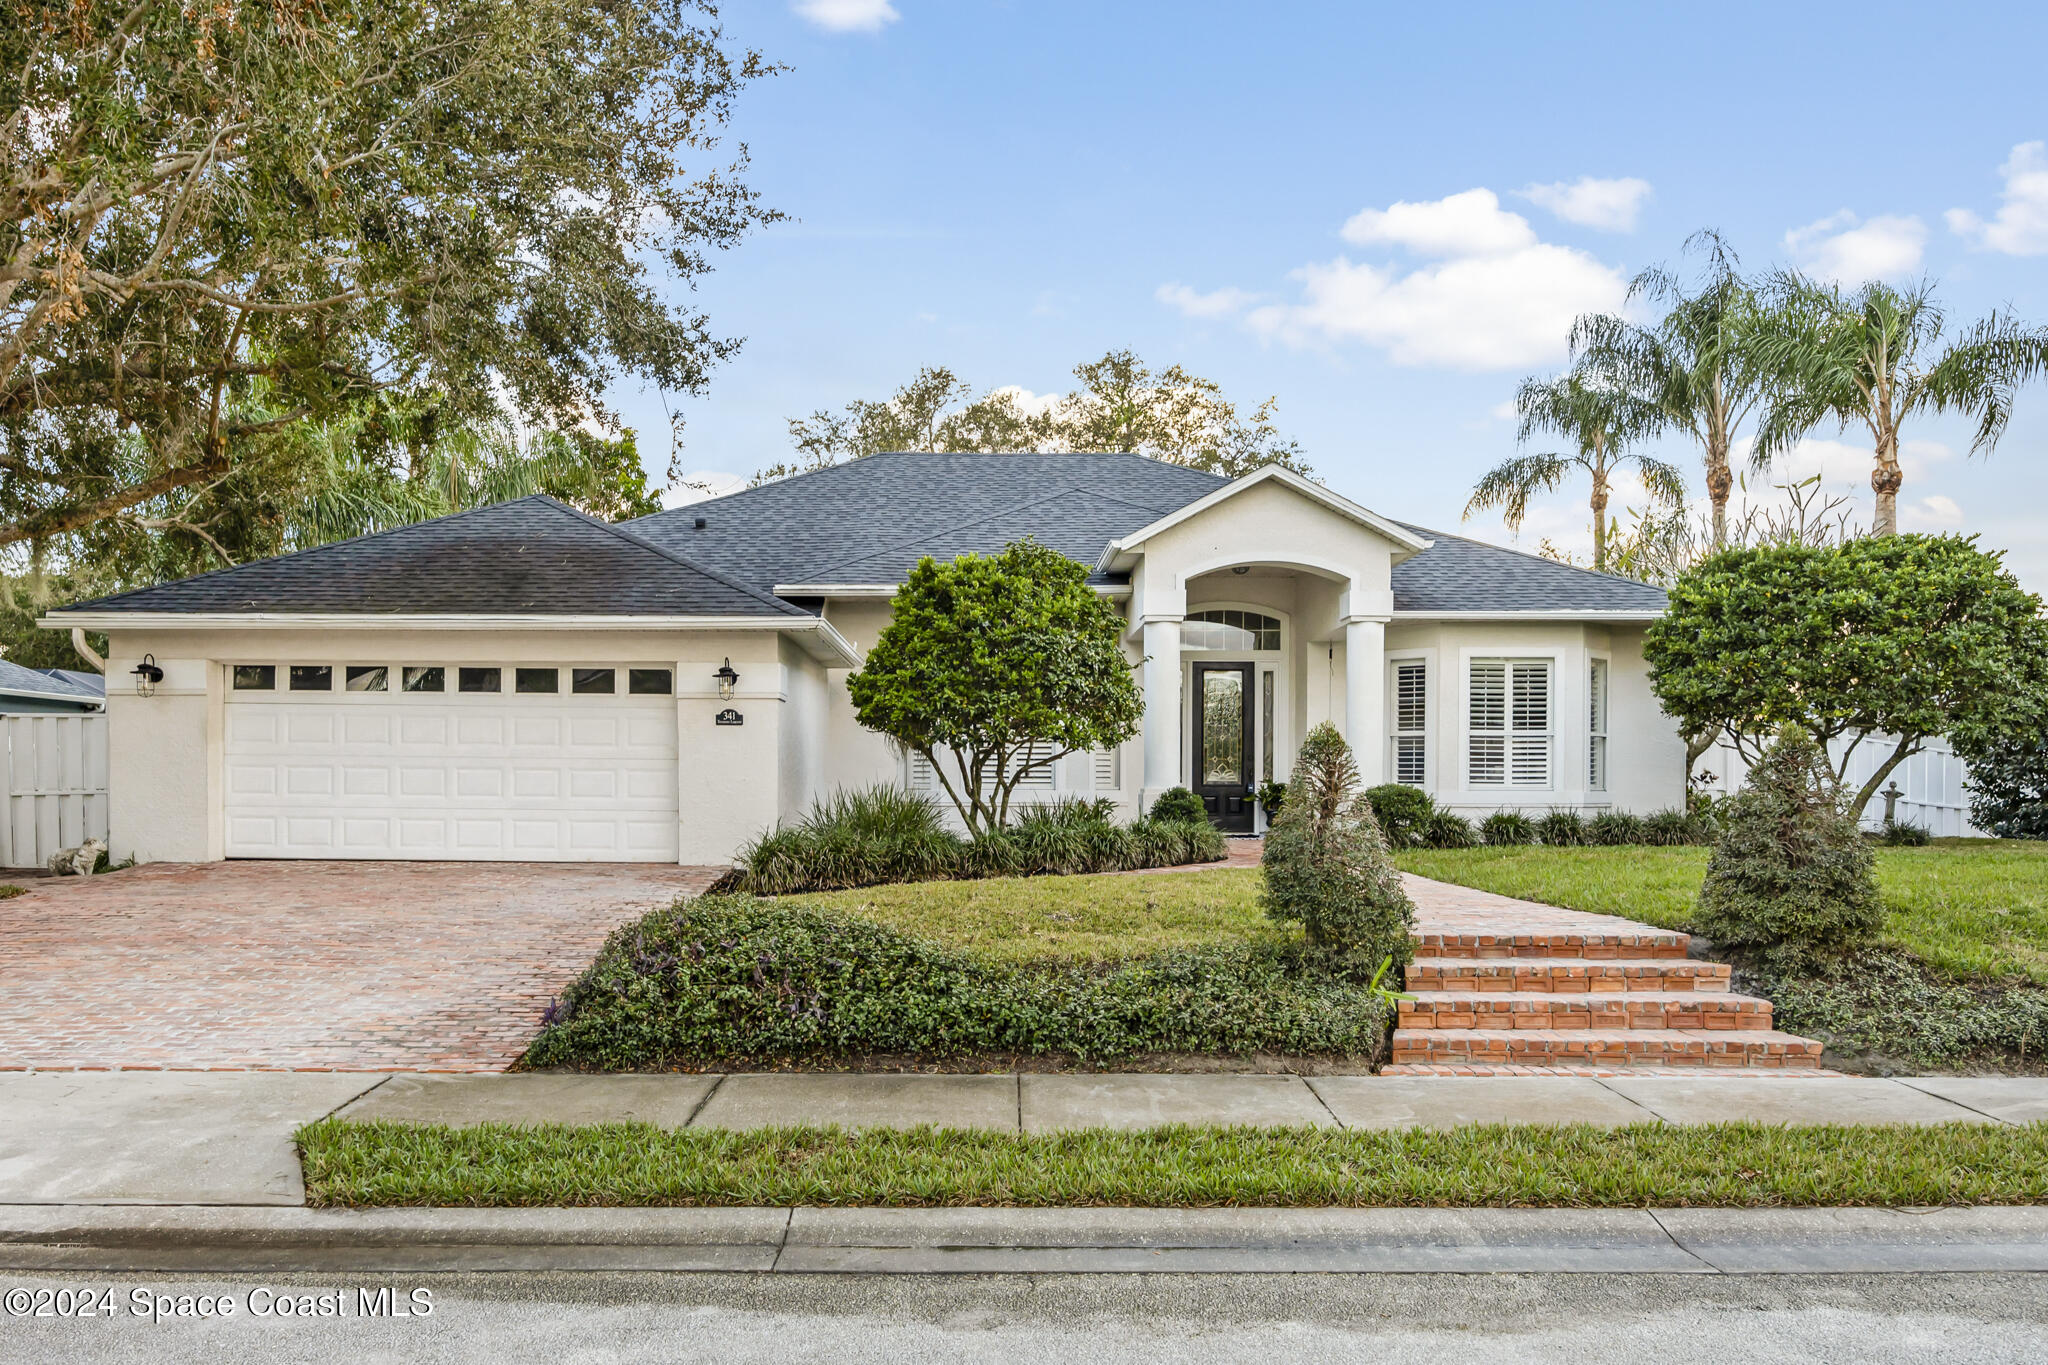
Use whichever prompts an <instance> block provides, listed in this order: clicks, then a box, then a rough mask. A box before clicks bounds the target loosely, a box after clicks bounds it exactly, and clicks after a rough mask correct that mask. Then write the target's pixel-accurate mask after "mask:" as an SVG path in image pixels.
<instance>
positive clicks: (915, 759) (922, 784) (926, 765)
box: [910, 754, 939, 792]
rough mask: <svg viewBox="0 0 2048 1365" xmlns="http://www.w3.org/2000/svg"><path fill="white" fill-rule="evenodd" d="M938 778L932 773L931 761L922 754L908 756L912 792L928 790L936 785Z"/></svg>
mask: <svg viewBox="0 0 2048 1365" xmlns="http://www.w3.org/2000/svg"><path fill="white" fill-rule="evenodd" d="M938 785H939V783H938V779H937V778H936V777H934V776H933V775H932V761H931V760H930V759H928V758H926V757H925V756H924V755H923V754H912V755H911V756H910V789H911V790H912V791H914V792H924V791H930V790H931V789H932V788H934V787H936V786H938Z"/></svg>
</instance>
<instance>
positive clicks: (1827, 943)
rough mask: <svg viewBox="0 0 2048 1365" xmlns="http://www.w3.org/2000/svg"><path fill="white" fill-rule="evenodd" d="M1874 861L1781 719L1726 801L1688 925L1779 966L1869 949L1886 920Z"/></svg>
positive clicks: (1821, 766)
mask: <svg viewBox="0 0 2048 1365" xmlns="http://www.w3.org/2000/svg"><path fill="white" fill-rule="evenodd" d="M1872 864H1873V858H1872V855H1871V851H1870V845H1869V843H1868V842H1867V841H1866V840H1864V838H1863V837H1862V835H1861V834H1860V833H1859V832H1858V830H1857V828H1856V821H1855V820H1854V818H1852V817H1851V816H1850V815H1849V813H1848V810H1847V804H1846V802H1845V800H1844V798H1843V795H1842V790H1841V787H1840V785H1839V784H1838V783H1837V782H1836V781H1835V779H1834V775H1833V773H1832V772H1831V771H1830V770H1829V768H1828V767H1827V761H1826V758H1825V756H1824V755H1823V754H1822V753H1821V751H1820V748H1819V746H1818V745H1816V744H1815V743H1814V742H1813V740H1812V739H1811V738H1810V737H1809V736H1808V735H1807V733H1806V732H1805V731H1804V730H1801V729H1799V728H1798V727H1796V726H1792V725H1787V726H1786V727H1785V728H1784V729H1783V730H1781V731H1780V732H1779V734H1778V738H1777V740H1776V742H1775V743H1773V744H1772V745H1771V747H1770V748H1769V749H1768V750H1766V751H1765V753H1764V755H1763V758H1762V759H1761V760H1760V761H1759V762H1758V763H1757V765H1756V766H1755V767H1753V768H1751V769H1750V771H1749V780H1748V782H1747V784H1746V785H1745V786H1744V787H1743V789H1742V790H1741V791H1740V792H1737V793H1736V794H1735V795H1734V796H1733V797H1731V798H1729V800H1728V802H1727V805H1726V809H1725V811H1724V812H1723V818H1722V822H1721V835H1720V838H1719V839H1718V840H1717V841H1716V842H1715V844H1714V851H1713V853H1712V854H1710V855H1709V856H1708V858H1707V878H1706V882H1705V883H1704V884H1703V885H1702V886H1701V887H1700V898H1699V909H1698V912H1697V913H1696V914H1695V915H1694V917H1693V922H1694V926H1695V927H1696V928H1697V929H1698V930H1699V932H1700V933H1702V934H1705V935H1706V936H1707V937H1708V938H1710V939H1713V940H1715V941H1716V942H1717V943H1723V944H1727V945H1730V946H1733V947H1740V948H1754V949H1759V950H1761V951H1762V952H1763V953H1764V955H1765V957H1766V960H1768V961H1771V962H1772V963H1774V964H1776V965H1790V966H1796V965H1799V964H1801V963H1804V962H1810V961H1812V960H1814V959H1816V958H1818V957H1820V956H1824V955H1830V954H1833V955H1840V954H1842V953H1845V952H1848V951H1850V950H1853V949H1856V948H1862V947H1866V946H1868V945H1869V944H1870V943H1871V942H1872V941H1873V940H1875V938H1876V937H1877V932H1878V930H1879V929H1880V928H1881V927H1882V925H1883V923H1884V908H1883V905H1882V904H1881V903H1880V902H1879V900H1878V895H1877V882H1876V880H1875V878H1874V877H1873V876H1872V871H1871V869H1872Z"/></svg>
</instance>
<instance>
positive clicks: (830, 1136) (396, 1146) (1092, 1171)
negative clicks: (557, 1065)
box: [298, 1081, 2048, 1208]
mask: <svg viewBox="0 0 2048 1365" xmlns="http://www.w3.org/2000/svg"><path fill="white" fill-rule="evenodd" d="M1783 1084H1787V1085H1797V1084H1803V1082H1797V1081H1787V1082H1783ZM298 1139H299V1148H300V1153H301V1157H302V1159H303V1161H304V1164H305V1175H306V1199H307V1202H308V1203H309V1204H313V1205H315V1206H327V1207H334V1206H350V1207H355V1206H373V1205H412V1206H444V1207H445V1206H461V1207H498V1206H507V1205H520V1206H550V1205H609V1206H622V1205H626V1206H629V1205H695V1206H709V1205H728V1206H730V1205H767V1206H780V1205H790V1204H804V1205H865V1206H890V1207H906V1206H909V1207H934V1206H974V1205H981V1206H1014V1207H1054V1206H1077V1205H1078V1206H1091V1205H1092V1206H1101V1205H1110V1206H1124V1207H1129V1206H1138V1207H1148V1208H1175V1207H1191V1208H1194V1207H1218V1206H1235V1205H1244V1206H1251V1207H1258V1206H1266V1207H1323V1206H1330V1205H1339V1206H1348V1207H1381V1206H1404V1207H1423V1206H1433V1207H1450V1208H1458V1207H1489V1208H1500V1207H1553V1208H1641V1207H1644V1206H1646V1205H1661V1206H1665V1207H1670V1206H1675V1205H1687V1206H1696V1207H1721V1208H1758V1207H1770V1206H1775V1205H1798V1206H1825V1205H1869V1204H1878V1205H1940V1204H2034V1203H2044V1202H2048V1123H2035V1124H2028V1125H2026V1126H2024V1127H2004V1126H2000V1125H1998V1124H1991V1123H1985V1124H1949V1125H1944V1126H1941V1127H1906V1126H1898V1127H1869V1128H1858V1127H1813V1128H1792V1127H1782V1126H1778V1125H1773V1124H1758V1123H1730V1124H1714V1125H1707V1126H1700V1127H1691V1126H1685V1127H1680V1126H1667V1125H1662V1124H1644V1125H1640V1126H1636V1127H1630V1128H1623V1129H1618V1130H1612V1131H1610V1130H1606V1129H1601V1128H1595V1127H1592V1126H1590V1125H1584V1124H1575V1125H1571V1126H1565V1127H1547V1126H1536V1125H1514V1126H1509V1125H1488V1126H1479V1125H1473V1126H1467V1127H1462V1128H1456V1129H1451V1130H1448V1131H1430V1130H1412V1131H1392V1132H1370V1131H1356V1130H1353V1131H1344V1130H1337V1129H1319V1128H1289V1129H1260V1128H1242V1127H1238V1128H1197V1127H1176V1128H1163V1129H1155V1130H1151V1131H1140V1132H1119V1131H1112V1130H1107V1129H1099V1128H1098V1129H1088V1130H1082V1131H1078V1132H1071V1133H1059V1134H1050V1135H1044V1136H1018V1135H1015V1134H1009V1133H986V1132H965V1131H960V1130H956V1129H934V1128H916V1129H910V1130H907V1131H903V1132H892V1131H888V1130H874V1129H870V1130H866V1131H862V1132H857V1133H855V1132H847V1131H845V1130H842V1129H838V1128H783V1129H757V1130H753V1131H748V1132H727V1131H721V1130H717V1129H684V1130H681V1131H676V1130H668V1129H661V1128H655V1127H651V1126H648V1125H645V1124H615V1125H606V1126H602V1127H590V1128H572V1127H561V1126H549V1127H539V1128H518V1127H512V1126H509V1125H503V1124H493V1125H485V1126H483V1127H478V1128H444V1127H432V1126H415V1125H410V1124H400V1123H372V1124H358V1123H347V1122H342V1121H338V1120H334V1119H327V1120H323V1121H321V1122H319V1123H315V1124H311V1125H309V1126H308V1127H306V1128H303V1129H301V1130H300V1131H299V1135H298Z"/></svg>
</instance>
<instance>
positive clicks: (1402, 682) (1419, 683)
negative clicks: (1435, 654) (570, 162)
mask: <svg viewBox="0 0 2048 1365" xmlns="http://www.w3.org/2000/svg"><path fill="white" fill-rule="evenodd" d="M1394 780H1395V781H1396V782H1405V783H1407V784H1408V785H1409V786H1412V787H1420V786H1422V785H1424V784H1425V783H1426V782H1427V781H1428V780H1429V668H1428V665H1427V664H1426V663H1424V662H1423V661H1422V660H1421V659H1404V660H1401V661H1399V662H1397V663H1396V664H1395V665H1394Z"/></svg>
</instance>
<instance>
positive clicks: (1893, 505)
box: [1870, 436, 1906, 536]
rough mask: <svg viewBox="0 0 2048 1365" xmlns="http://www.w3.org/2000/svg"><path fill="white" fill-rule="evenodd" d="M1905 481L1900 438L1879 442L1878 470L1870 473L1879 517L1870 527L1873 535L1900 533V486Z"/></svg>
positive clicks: (1871, 486) (1889, 438)
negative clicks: (1899, 445) (1900, 453)
mask: <svg viewBox="0 0 2048 1365" xmlns="http://www.w3.org/2000/svg"><path fill="white" fill-rule="evenodd" d="M1905 481H1906V475H1905V471H1904V470H1902V469H1900V468H1899V448H1898V438H1897V437H1896V436H1892V437H1887V438H1885V439H1884V440H1881V441H1879V442H1878V443H1877V468H1875V469H1873V470H1871V471H1870V491H1871V492H1873V493H1875V494H1877V516H1876V518H1875V520H1873V521H1872V523H1871V526H1870V533H1871V534H1872V535H1878V536H1895V535H1897V534H1898V533H1899V485H1900V484H1902V483H1904V482H1905Z"/></svg>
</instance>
